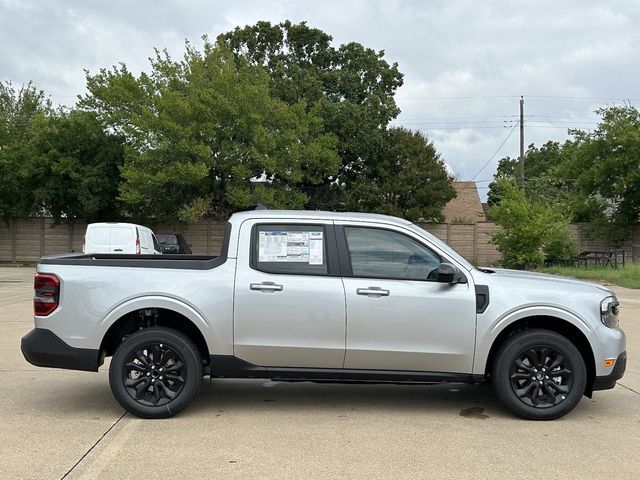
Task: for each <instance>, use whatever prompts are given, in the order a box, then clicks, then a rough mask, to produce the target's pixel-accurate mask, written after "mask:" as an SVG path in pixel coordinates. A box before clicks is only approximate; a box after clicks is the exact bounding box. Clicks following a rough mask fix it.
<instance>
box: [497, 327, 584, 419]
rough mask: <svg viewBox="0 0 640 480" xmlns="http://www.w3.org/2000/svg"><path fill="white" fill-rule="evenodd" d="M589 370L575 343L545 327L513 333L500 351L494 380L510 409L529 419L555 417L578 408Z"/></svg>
mask: <svg viewBox="0 0 640 480" xmlns="http://www.w3.org/2000/svg"><path fill="white" fill-rule="evenodd" d="M586 381H587V370H586V367H585V364H584V360H583V358H582V355H581V354H580V352H579V351H578V349H577V348H576V346H575V345H574V344H573V343H572V342H571V341H570V340H568V339H567V338H566V337H563V336H562V335H560V334H558V333H555V332H552V331H549V330H542V329H532V330H524V331H522V332H518V333H515V334H513V335H511V336H510V337H509V338H507V340H506V341H505V342H504V344H503V345H502V346H501V347H500V350H499V351H498V353H497V355H496V358H495V362H494V365H493V383H494V387H495V389H496V393H497V394H498V397H499V398H500V400H501V401H502V403H503V404H504V405H505V407H506V408H507V409H509V410H510V411H511V412H513V413H515V414H516V415H518V416H519V417H522V418H526V419H529V420H553V419H555V418H558V417H561V416H563V415H566V414H567V413H569V412H570V411H571V410H573V409H574V408H575V406H576V405H577V404H578V402H579V401H580V399H581V398H582V395H583V393H584V390H585V386H586Z"/></svg>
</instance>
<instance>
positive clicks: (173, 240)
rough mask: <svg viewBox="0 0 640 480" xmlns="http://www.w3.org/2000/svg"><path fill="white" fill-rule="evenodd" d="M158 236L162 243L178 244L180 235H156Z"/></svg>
mask: <svg viewBox="0 0 640 480" xmlns="http://www.w3.org/2000/svg"><path fill="white" fill-rule="evenodd" d="M156 238H157V239H158V242H159V243H161V244H162V245H178V237H176V236H175V235H156Z"/></svg>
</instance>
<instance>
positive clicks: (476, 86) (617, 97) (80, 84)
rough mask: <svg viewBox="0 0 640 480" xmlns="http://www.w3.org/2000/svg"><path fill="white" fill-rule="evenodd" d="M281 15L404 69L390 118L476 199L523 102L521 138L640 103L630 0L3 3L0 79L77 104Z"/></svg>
mask: <svg viewBox="0 0 640 480" xmlns="http://www.w3.org/2000/svg"><path fill="white" fill-rule="evenodd" d="M285 19H289V20H291V21H294V22H298V21H303V20H306V21H307V22H308V24H309V25H310V26H313V27H317V28H320V29H322V30H324V31H326V32H328V33H330V34H331V35H332V36H333V38H334V41H335V43H336V44H339V43H345V42H349V41H356V42H360V43H362V44H363V45H365V46H367V47H371V48H374V49H376V50H384V51H385V52H386V59H387V60H389V61H392V62H398V64H399V68H400V70H401V71H402V72H403V73H404V74H405V81H404V86H403V87H402V88H401V89H400V90H399V91H398V94H397V101H398V104H399V105H400V108H401V109H402V113H401V115H400V116H399V117H398V119H397V121H396V122H395V123H396V124H399V125H404V126H406V127H409V128H413V129H420V130H423V131H424V132H426V134H427V135H428V136H429V138H431V139H432V140H433V142H434V144H435V145H436V148H437V149H438V151H440V152H441V153H442V156H443V158H444V160H445V161H446V162H447V164H448V165H449V167H450V168H451V170H452V171H453V172H454V174H455V175H456V176H457V177H458V178H459V179H461V180H468V179H475V180H477V181H479V187H480V192H481V194H482V195H483V196H484V195H485V194H486V186H487V185H488V180H489V179H490V178H491V176H492V175H493V173H494V171H495V166H496V164H497V161H498V159H499V158H500V157H502V156H505V155H511V156H517V155H518V145H519V143H518V129H515V130H513V131H512V127H513V126H514V125H515V121H516V120H517V115H518V101H519V96H520V95H524V96H525V114H526V122H525V125H526V128H525V130H526V131H525V141H526V143H527V144H529V143H532V142H533V143H536V144H540V143H544V142H545V141H546V140H549V139H553V140H563V139H565V138H567V128H569V127H575V128H582V129H590V128H593V127H594V126H595V123H596V120H597V117H596V116H595V115H594V113H593V111H594V110H595V109H596V108H598V107H599V106H604V105H611V104H620V103H622V102H624V101H625V100H628V101H630V102H631V103H632V104H634V105H638V104H640V91H639V86H640V28H639V25H640V2H638V1H637V0H626V1H625V0H617V1H611V2H594V1H588V0H566V1H558V0H555V1H534V2H522V1H516V0H514V1H492V2H488V1H472V0H461V1H457V0H449V1H428V2H427V1H420V0H414V1H409V0H407V1H401V0H397V1H394V0H383V1H373V0H371V1H365V0H351V1H330V0H323V1H303V0H299V1H287V0H279V1H271V0H265V1H258V0H253V1H249V0H235V1H204V0H182V1H174V2H166V1H159V0H154V1H146V0H137V1H118V0H111V1H109V2H106V1H55V2H54V1H29V0H0V80H9V81H12V82H13V83H14V84H17V85H19V84H22V83H24V82H27V81H29V80H33V81H34V82H35V84H36V86H37V87H38V88H41V89H43V90H45V92H47V93H48V94H49V95H50V96H51V99H52V100H53V101H54V102H55V103H58V104H63V105H71V104H73V103H74V101H75V96H76V95H77V94H79V93H83V91H84V73H83V69H88V70H89V71H91V72H95V71H97V70H98V69H99V68H101V67H109V66H111V65H113V64H116V63H118V62H125V63H126V64H127V66H128V67H129V68H130V69H131V70H133V71H140V70H143V69H147V68H148V57H149V56H150V55H151V54H152V52H153V47H161V48H164V47H166V48H167V49H168V50H169V52H170V53H171V54H172V55H173V56H174V57H178V56H180V55H181V54H182V52H183V49H184V40H185V39H189V40H191V41H192V42H193V43H195V44H199V39H200V37H201V36H202V34H205V33H206V34H208V35H209V36H210V37H211V38H215V36H216V35H218V34H219V33H222V32H226V31H228V30H230V29H233V28H234V27H236V26H238V25H241V26H242V25H247V24H253V23H255V22H256V21H258V20H269V21H271V22H280V21H283V20H285ZM507 137H508V138H507ZM505 139H506V141H505ZM503 142H504V144H503ZM502 144H503V145H502ZM501 145H502V147H501V148H500V149H499V147H500V146H501ZM496 152H497V153H496ZM492 156H493V160H492V161H489V160H490V159H491V158H492ZM485 164H486V167H484V168H482V167H483V166H484V165H485Z"/></svg>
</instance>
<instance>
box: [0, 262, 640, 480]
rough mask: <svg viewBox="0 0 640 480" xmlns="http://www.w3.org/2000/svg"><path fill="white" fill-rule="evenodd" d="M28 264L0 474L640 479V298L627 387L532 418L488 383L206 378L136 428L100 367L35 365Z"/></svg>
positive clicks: (10, 329) (0, 374)
mask: <svg viewBox="0 0 640 480" xmlns="http://www.w3.org/2000/svg"><path fill="white" fill-rule="evenodd" d="M32 278H33V270H32V269H20V268H0V385H2V396H1V397H0V398H1V401H0V478H3V479H11V478H16V479H30V478H33V479H49V478H51V479H60V478H98V479H101V480H106V479H121V478H150V479H154V478H215V479H226V478H238V479H247V478H278V479H282V478H295V479H316V478H333V479H335V478H363V479H367V480H371V479H377V478H385V479H389V478H393V479H395V478H397V479H410V478H455V479H464V478H474V479H475V478H560V479H573V478H575V479H585V478H607V479H617V478H629V479H637V478H640V473H638V472H640V455H639V454H640V368H639V367H638V365H640V363H638V361H637V359H639V358H640V291H638V290H628V289H623V288H615V290H616V293H617V294H618V296H619V298H620V300H621V307H622V313H621V319H622V320H621V323H622V326H623V328H624V329H625V330H626V333H627V338H628V353H629V359H630V361H629V365H628V368H627V374H626V375H625V377H624V378H623V379H622V380H621V382H619V385H618V386H617V387H616V388H615V389H613V390H610V391H605V392H596V394H595V395H594V398H593V400H589V399H587V398H583V400H582V401H581V403H580V404H579V405H578V407H577V408H576V409H575V410H574V411H573V412H572V413H571V414H569V415H568V416H566V417H564V418H562V419H560V420H556V421H553V422H542V423H541V422H528V421H524V420H519V419H517V418H515V417H513V416H511V415H510V414H508V413H507V412H506V411H505V410H504V409H503V408H502V407H501V406H500V405H499V404H498V403H497V400H496V398H495V397H494V395H493V392H492V390H491V389H490V388H488V387H486V386H470V385H438V386H416V387H408V386H388V385H377V386H359V385H316V384H311V383H298V384H295V383H293V384H289V383H273V382H265V381H256V380H242V381H241V380H214V381H213V382H209V381H208V380H207V381H205V383H204V384H203V386H202V390H201V393H200V395H199V397H198V398H197V399H196V400H195V401H194V403H193V404H192V405H191V406H190V407H189V408H188V409H187V410H186V411H185V412H184V413H183V414H181V415H179V416H178V417H177V418H173V419H168V420H155V421H149V420H139V419H137V418H135V417H132V416H131V415H129V414H125V413H124V412H123V410H122V409H121V408H120V407H119V405H118V404H117V403H116V402H115V400H114V399H113V398H112V396H111V392H110V390H109V385H108V379H107V368H108V365H105V366H104V367H102V368H101V369H100V372H99V373H97V374H95V373H85V372H72V371H64V370H53V369H43V368H36V367H33V366H31V365H30V364H28V363H27V362H26V361H25V360H24V359H23V358H22V355H21V353H20V347H19V344H20V337H21V336H22V335H24V334H25V333H27V332H28V331H29V330H30V329H31V328H32V318H31V315H32V313H31V308H32V307H31V295H32Z"/></svg>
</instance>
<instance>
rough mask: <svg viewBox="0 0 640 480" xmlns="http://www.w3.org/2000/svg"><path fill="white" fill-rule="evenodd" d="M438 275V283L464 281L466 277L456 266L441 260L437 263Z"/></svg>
mask: <svg viewBox="0 0 640 480" xmlns="http://www.w3.org/2000/svg"><path fill="white" fill-rule="evenodd" d="M437 272H438V276H437V281H438V282H440V283H449V284H454V283H465V281H466V278H465V277H464V275H463V274H462V272H461V271H460V269H459V268H458V267H456V266H455V265H451V264H450V263H446V262H443V263H441V264H440V265H438V269H437Z"/></svg>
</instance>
